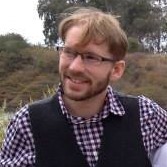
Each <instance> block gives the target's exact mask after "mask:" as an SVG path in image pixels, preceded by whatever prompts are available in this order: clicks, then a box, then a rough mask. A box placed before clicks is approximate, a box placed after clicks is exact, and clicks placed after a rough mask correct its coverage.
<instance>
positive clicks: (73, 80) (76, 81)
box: [71, 79, 83, 84]
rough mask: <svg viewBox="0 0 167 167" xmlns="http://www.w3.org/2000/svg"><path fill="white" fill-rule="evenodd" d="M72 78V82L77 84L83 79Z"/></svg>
mask: <svg viewBox="0 0 167 167" xmlns="http://www.w3.org/2000/svg"><path fill="white" fill-rule="evenodd" d="M71 80H72V82H74V83H77V84H79V83H82V82H83V81H80V80H75V79H71Z"/></svg>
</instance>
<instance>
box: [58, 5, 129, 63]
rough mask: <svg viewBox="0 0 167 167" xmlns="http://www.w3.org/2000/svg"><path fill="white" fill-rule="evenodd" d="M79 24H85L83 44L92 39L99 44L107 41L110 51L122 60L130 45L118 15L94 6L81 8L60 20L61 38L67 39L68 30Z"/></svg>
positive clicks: (117, 58) (115, 57) (81, 40)
mask: <svg viewBox="0 0 167 167" xmlns="http://www.w3.org/2000/svg"><path fill="white" fill-rule="evenodd" d="M79 24H81V25H84V29H83V32H82V36H81V39H80V41H79V44H80V45H81V46H84V45H86V44H88V43H89V42H90V41H92V40H93V41H94V42H95V43H97V44H98V43H99V44H100V43H102V42H106V45H107V46H108V49H109V52H110V53H111V54H112V55H113V58H114V59H115V60H121V59H123V58H124V57H125V55H126V51H127V47H128V41H127V36H126V34H125V32H124V31H123V29H122V28H121V27H120V23H119V21H118V19H117V18H116V16H114V15H111V14H110V13H104V12H103V11H101V10H99V9H96V8H92V7H91V8H79V9H77V10H75V11H73V12H72V13H70V14H69V15H68V16H67V17H65V18H64V19H63V20H62V21H61V22H60V24H59V36H60V38H61V39H62V40H63V41H65V38H66V33H67V31H68V30H69V29H70V28H71V27H73V26H75V25H79ZM99 39H100V41H99Z"/></svg>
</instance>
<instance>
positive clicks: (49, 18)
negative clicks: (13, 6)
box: [38, 0, 167, 52]
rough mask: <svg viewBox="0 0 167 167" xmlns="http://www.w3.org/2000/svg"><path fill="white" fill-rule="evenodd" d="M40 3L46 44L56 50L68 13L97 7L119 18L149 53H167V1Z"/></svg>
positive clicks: (68, 0)
mask: <svg viewBox="0 0 167 167" xmlns="http://www.w3.org/2000/svg"><path fill="white" fill-rule="evenodd" d="M38 2H39V3H38V13H39V16H40V18H41V19H43V20H44V35H45V43H46V44H47V45H48V46H53V45H54V44H55V43H56V42H57V39H58V34H57V27H58V23H59V21H60V19H61V17H60V16H61V15H62V13H64V12H65V9H67V8H69V7H76V6H94V7H97V8H100V9H102V10H104V11H108V12H111V13H113V14H116V15H119V16H120V21H121V24H122V26H123V28H124V29H125V31H126V32H127V34H128V36H129V37H132V38H135V39H136V40H138V42H139V43H140V44H142V45H143V46H144V47H145V48H146V49H147V50H149V51H152V52H161V51H165V48H166V44H164V42H163V41H164V40H165V39H166V38H167V26H166V25H167V24H166V23H167V20H166V18H167V17H166V15H167V8H166V0H163V1H159V0H136V1H134V0H121V1H117V0H104V1H101V0H74V1H73V0H39V1H38ZM162 43H163V45H162ZM136 49H137V48H136ZM136 51H139V50H136Z"/></svg>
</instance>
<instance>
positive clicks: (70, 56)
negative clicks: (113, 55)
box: [58, 47, 116, 65]
mask: <svg viewBox="0 0 167 167" xmlns="http://www.w3.org/2000/svg"><path fill="white" fill-rule="evenodd" d="M58 51H59V54H60V56H61V57H63V58H66V59H67V60H69V61H73V60H74V59H75V58H76V57H77V56H78V55H80V56H81V58H82V61H83V62H84V64H86V65H99V64H101V63H102V62H105V61H106V62H112V63H114V62H116V60H114V59H109V58H105V57H103V56H100V55H97V54H95V53H91V52H86V53H80V52H77V51H75V50H74V49H72V48H69V47H59V48H58Z"/></svg>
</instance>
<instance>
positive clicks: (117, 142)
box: [29, 95, 151, 167]
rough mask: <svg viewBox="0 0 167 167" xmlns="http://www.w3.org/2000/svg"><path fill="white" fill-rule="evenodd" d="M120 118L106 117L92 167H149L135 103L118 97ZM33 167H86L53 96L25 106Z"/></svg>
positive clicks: (55, 97)
mask: <svg viewBox="0 0 167 167" xmlns="http://www.w3.org/2000/svg"><path fill="white" fill-rule="evenodd" d="M118 98H119V99H120V101H121V103H122V104H123V106H124V109H125V112H126V113H125V115H124V116H116V115H113V114H110V116H109V117H108V118H106V119H105V120H104V121H103V126H104V132H103V137H102V139H101V140H102V141H101V148H100V150H99V159H98V162H97V164H96V167H151V165H150V162H149V160H148V158H147V154H146V151H145V148H144V146H143V141H142V135H141V127H140V119H139V118H140V116H139V107H138V100H137V98H134V97H129V96H120V95H118ZM29 111H30V120H31V124H32V133H33V136H34V141H35V149H36V167H89V165H88V163H87V161H86V158H85V157H84V156H83V154H82V152H81V151H80V148H79V146H78V145H77V142H76V139H75V136H74V133H73V130H72V128H71V126H69V124H68V122H67V120H66V118H65V117H64V116H63V115H62V112H61V109H60V105H59V102H58V98H57V95H55V96H53V97H51V98H48V99H46V100H42V101H39V102H36V103H34V104H32V105H30V107H29Z"/></svg>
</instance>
